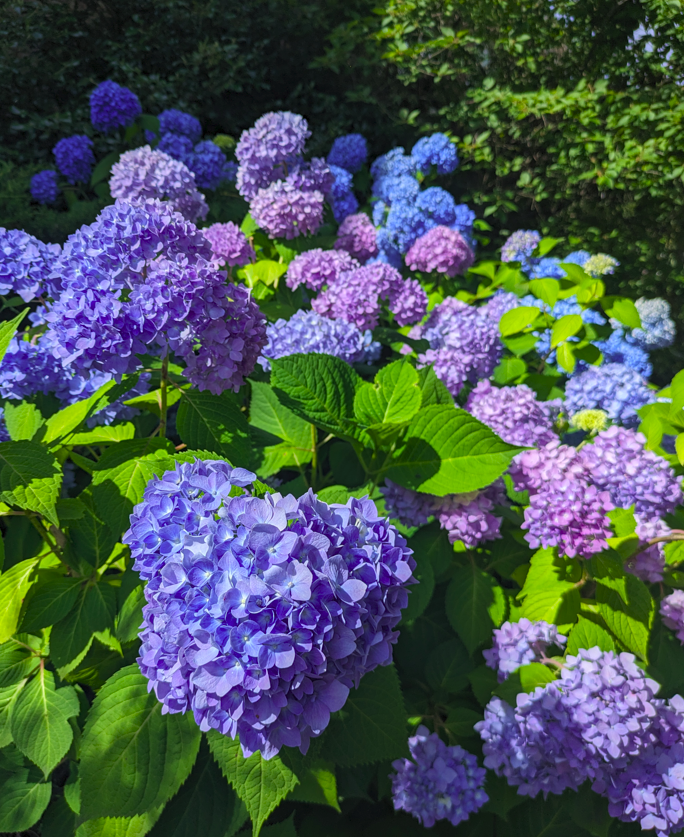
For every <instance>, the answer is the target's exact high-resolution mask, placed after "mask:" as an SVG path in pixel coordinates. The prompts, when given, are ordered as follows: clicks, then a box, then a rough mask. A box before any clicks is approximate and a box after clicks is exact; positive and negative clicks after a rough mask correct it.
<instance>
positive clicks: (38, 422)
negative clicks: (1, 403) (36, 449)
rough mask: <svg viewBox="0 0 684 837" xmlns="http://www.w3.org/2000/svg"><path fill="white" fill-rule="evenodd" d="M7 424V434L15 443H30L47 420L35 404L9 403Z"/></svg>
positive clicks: (6, 408) (6, 413) (6, 409)
mask: <svg viewBox="0 0 684 837" xmlns="http://www.w3.org/2000/svg"><path fill="white" fill-rule="evenodd" d="M5 422H6V424H7V432H8V433H9V435H10V439H11V440H12V441H13V442H20V441H30V440H31V439H33V437H34V436H35V435H36V433H37V432H38V430H39V429H40V428H41V427H42V426H43V425H44V424H45V419H44V418H43V416H42V415H41V413H40V410H39V409H38V407H36V405H35V404H31V403H30V402H28V401H22V402H21V403H19V404H13V403H12V402H11V401H7V402H6V404H5Z"/></svg>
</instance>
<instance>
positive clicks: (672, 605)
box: [660, 590, 684, 645]
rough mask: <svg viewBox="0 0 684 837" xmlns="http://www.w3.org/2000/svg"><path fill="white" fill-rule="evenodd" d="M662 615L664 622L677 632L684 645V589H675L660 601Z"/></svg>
mask: <svg viewBox="0 0 684 837" xmlns="http://www.w3.org/2000/svg"><path fill="white" fill-rule="evenodd" d="M660 615H661V616H662V617H663V624H664V625H667V627H668V628H671V629H672V630H673V631H675V633H676V634H677V639H678V640H679V641H680V642H681V643H682V644H683V645H684V590H675V591H674V592H672V593H670V595H669V596H665V598H664V599H663V600H662V602H661V603H660Z"/></svg>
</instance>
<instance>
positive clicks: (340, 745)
mask: <svg viewBox="0 0 684 837" xmlns="http://www.w3.org/2000/svg"><path fill="white" fill-rule="evenodd" d="M405 725H406V714H405V710H404V701H403V698H402V695H401V689H400V687H399V678H398V676H397V672H396V670H395V668H394V666H393V665H389V666H383V667H381V668H376V669H375V670H374V671H372V672H371V673H370V674H366V675H365V676H364V677H363V678H362V679H361V683H360V684H359V688H358V689H355V690H352V691H351V692H350V693H349V697H348V698H347V702H346V703H345V705H344V707H343V708H342V710H340V712H339V713H338V714H337V715H336V716H333V718H332V719H331V721H330V726H329V727H328V729H327V730H326V733H325V741H324V743H323V749H322V753H321V755H322V756H323V757H324V758H326V759H329V760H330V761H332V762H333V763H334V764H337V765H340V766H341V767H353V766H354V765H357V764H368V763H369V762H376V761H385V760H388V759H394V758H400V757H401V756H404V755H406V753H407V743H406V741H407V738H406V732H405Z"/></svg>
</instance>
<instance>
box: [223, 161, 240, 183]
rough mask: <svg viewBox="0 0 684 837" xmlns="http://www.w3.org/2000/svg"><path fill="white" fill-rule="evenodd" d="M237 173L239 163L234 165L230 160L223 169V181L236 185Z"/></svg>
mask: <svg viewBox="0 0 684 837" xmlns="http://www.w3.org/2000/svg"><path fill="white" fill-rule="evenodd" d="M237 173H238V165H237V163H234V162H233V161H232V160H228V162H227V163H226V164H225V165H224V167H223V179H224V180H225V181H226V182H227V183H235V181H236V180H237Z"/></svg>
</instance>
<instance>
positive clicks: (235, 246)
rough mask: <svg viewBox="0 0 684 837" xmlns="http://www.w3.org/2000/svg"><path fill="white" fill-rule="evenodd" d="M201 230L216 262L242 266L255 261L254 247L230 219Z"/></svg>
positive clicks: (230, 265)
mask: <svg viewBox="0 0 684 837" xmlns="http://www.w3.org/2000/svg"><path fill="white" fill-rule="evenodd" d="M202 232H203V233H204V237H205V238H206V239H207V240H208V241H209V244H210V245H211V250H212V253H213V254H214V258H215V259H216V261H217V262H218V264H220V265H222V266H223V265H228V266H229V267H243V266H244V265H246V264H249V263H250V262H255V261H256V254H255V252H254V248H253V247H252V245H251V244H250V243H249V240H248V239H247V236H246V235H245V234H244V233H243V232H242V230H241V229H240V227H238V225H237V224H234V223H233V222H232V221H228V222H227V223H225V224H220V223H218V224H212V225H211V226H210V227H205V228H204V229H203V230H202Z"/></svg>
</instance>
